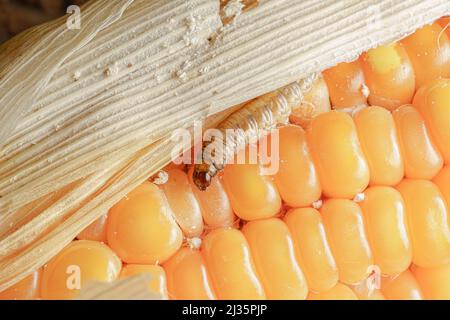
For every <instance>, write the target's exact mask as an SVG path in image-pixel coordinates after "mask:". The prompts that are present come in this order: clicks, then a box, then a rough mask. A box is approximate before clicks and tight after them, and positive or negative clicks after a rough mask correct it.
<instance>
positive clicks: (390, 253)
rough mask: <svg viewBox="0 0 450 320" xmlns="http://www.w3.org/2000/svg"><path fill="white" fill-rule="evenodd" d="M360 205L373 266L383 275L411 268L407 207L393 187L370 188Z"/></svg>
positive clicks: (365, 192)
mask: <svg viewBox="0 0 450 320" xmlns="http://www.w3.org/2000/svg"><path fill="white" fill-rule="evenodd" d="M364 194H365V199H364V200H363V201H362V202H361V203H360V204H359V205H360V207H361V210H362V212H363V216H364V224H365V226H366V232H367V237H368V239H369V244H370V248H371V249H372V253H373V258H374V263H375V265H377V266H378V267H379V268H380V270H381V272H382V273H383V274H387V275H395V274H398V273H400V272H403V271H405V270H406V269H408V267H409V265H410V264H411V259H412V248H411V244H410V241H409V236H408V230H407V221H406V216H405V215H406V213H405V205H404V203H403V199H402V196H401V195H400V193H399V192H398V191H397V190H395V189H393V188H391V187H382V186H377V187H370V188H368V189H366V190H365V191H364Z"/></svg>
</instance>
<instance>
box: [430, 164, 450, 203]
mask: <svg viewBox="0 0 450 320" xmlns="http://www.w3.org/2000/svg"><path fill="white" fill-rule="evenodd" d="M433 182H434V183H435V184H436V185H437V186H438V188H439V190H440V191H441V193H442V196H443V197H444V199H445V202H446V203H447V209H448V208H449V207H450V166H445V167H444V168H442V170H441V171H439V173H438V175H437V176H436V177H435V178H434V179H433Z"/></svg>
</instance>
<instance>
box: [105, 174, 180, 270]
mask: <svg viewBox="0 0 450 320" xmlns="http://www.w3.org/2000/svg"><path fill="white" fill-rule="evenodd" d="M107 229H108V231H107V233H108V244H109V245H110V246H111V248H112V249H113V250H114V251H115V252H116V253H117V254H118V255H119V257H121V258H122V260H123V261H124V262H126V263H135V264H157V263H162V262H164V261H165V260H167V259H168V258H170V256H172V255H173V254H174V253H175V252H176V251H177V250H178V249H179V248H180V246H181V243H182V233H181V230H180V228H179V227H178V225H177V224H176V222H175V220H174V219H173V217H172V211H171V209H170V207H169V204H168V202H167V199H166V197H165V195H164V193H163V192H162V190H160V189H159V188H158V187H157V186H156V185H154V184H152V183H150V182H145V183H143V184H141V185H140V186H139V187H137V188H136V189H134V190H133V191H131V192H130V193H129V194H128V195H127V196H126V197H125V198H123V199H122V200H120V201H119V202H118V203H117V204H116V205H114V207H112V208H111V209H110V211H109V218H108V228H107Z"/></svg>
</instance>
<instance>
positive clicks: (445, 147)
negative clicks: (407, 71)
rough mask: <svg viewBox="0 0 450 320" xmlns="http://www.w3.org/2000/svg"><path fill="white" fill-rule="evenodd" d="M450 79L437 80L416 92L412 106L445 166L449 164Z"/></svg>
mask: <svg viewBox="0 0 450 320" xmlns="http://www.w3.org/2000/svg"><path fill="white" fill-rule="evenodd" d="M449 103H450V79H437V80H435V81H432V82H431V83H429V84H428V85H426V86H423V87H422V88H420V89H419V91H417V93H416V96H415V97H414V102H413V104H414V106H415V107H416V108H417V109H418V110H419V112H420V113H421V114H422V116H423V118H424V119H425V123H426V125H427V127H428V128H429V130H430V133H431V136H432V137H433V139H434V141H435V142H436V145H437V147H438V148H439V151H440V152H441V153H442V156H443V157H444V161H445V163H446V164H450V148H449V146H450V112H449V105H450V104H449Z"/></svg>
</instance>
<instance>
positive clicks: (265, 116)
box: [193, 74, 318, 190]
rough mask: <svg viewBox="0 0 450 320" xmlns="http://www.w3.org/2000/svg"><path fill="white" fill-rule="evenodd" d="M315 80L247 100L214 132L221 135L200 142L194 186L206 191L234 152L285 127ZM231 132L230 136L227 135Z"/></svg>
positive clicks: (311, 79) (303, 80)
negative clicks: (200, 153) (280, 126)
mask: <svg viewBox="0 0 450 320" xmlns="http://www.w3.org/2000/svg"><path fill="white" fill-rule="evenodd" d="M317 77H318V75H317V74H313V75H311V76H309V77H307V78H305V79H302V80H299V81H296V82H294V83H291V84H290V85H288V86H285V87H283V88H281V89H278V90H275V91H273V92H270V93H268V94H265V95H263V96H261V97H259V98H257V99H255V100H253V101H250V102H249V103H247V104H245V105H244V106H243V107H242V108H241V109H239V110H238V111H236V112H234V113H233V114H231V115H230V116H229V117H228V118H227V119H225V120H224V121H223V122H222V123H220V124H219V126H218V128H217V129H218V130H219V131H221V133H222V134H221V135H217V136H214V137H211V141H204V142H203V147H202V155H201V157H202V161H201V163H200V164H196V165H195V167H194V171H193V181H194V183H195V185H196V186H197V187H198V188H199V189H200V190H205V189H206V188H208V186H209V184H210V183H211V179H212V178H213V177H214V176H215V175H217V173H218V172H220V171H221V170H223V168H224V166H225V164H226V163H228V161H229V160H230V159H231V158H232V157H233V155H234V154H235V152H236V151H237V150H239V149H241V148H242V147H244V146H245V145H246V144H248V143H249V142H250V141H257V140H259V139H260V138H261V137H263V136H264V135H265V134H267V133H268V132H270V130H272V129H274V128H276V127H277V126H279V125H284V124H287V123H288V122H289V116H290V115H291V114H292V112H293V110H294V109H296V108H297V107H300V106H301V103H302V101H303V97H304V94H305V93H307V92H308V91H309V90H311V88H312V86H313V83H314V81H315V80H316V79H317ZM230 129H231V130H233V133H234V134H233V135H229V134H227V133H226V131H227V130H230ZM218 152H220V154H218Z"/></svg>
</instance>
